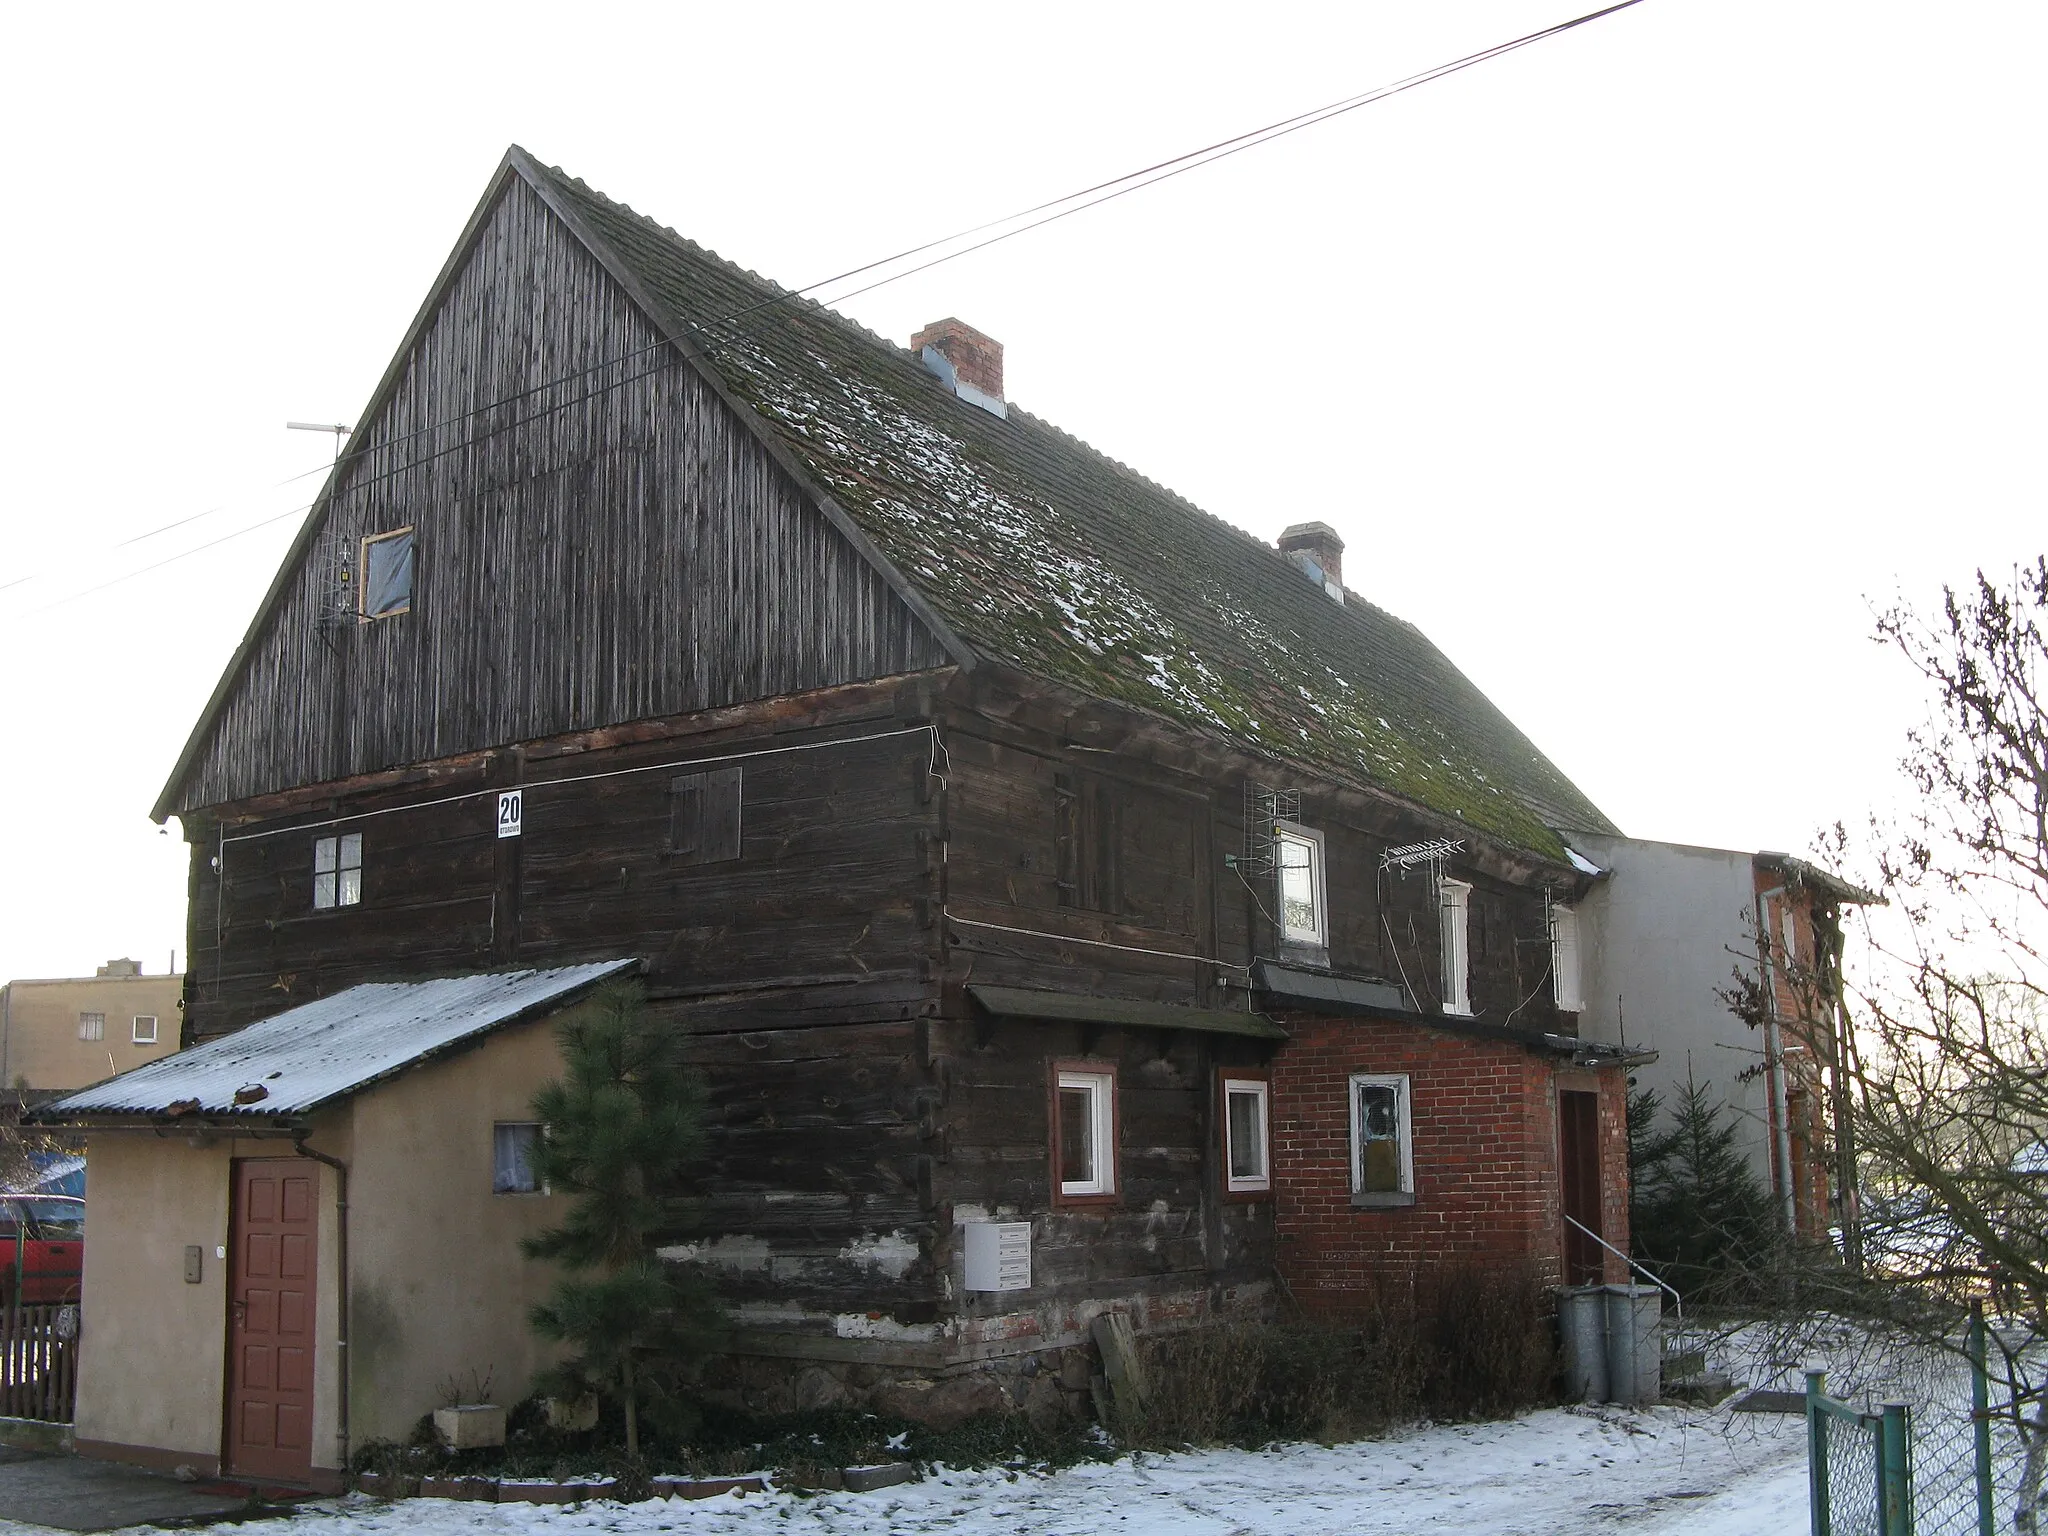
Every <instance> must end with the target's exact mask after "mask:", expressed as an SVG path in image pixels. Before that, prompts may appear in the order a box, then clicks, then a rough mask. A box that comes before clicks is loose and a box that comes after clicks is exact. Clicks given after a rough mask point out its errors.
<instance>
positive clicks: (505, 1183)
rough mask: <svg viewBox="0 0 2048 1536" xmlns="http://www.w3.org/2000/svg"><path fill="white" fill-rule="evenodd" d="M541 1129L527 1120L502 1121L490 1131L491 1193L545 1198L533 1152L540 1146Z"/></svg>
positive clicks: (545, 1189) (545, 1188)
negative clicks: (541, 1196) (542, 1196)
mask: <svg viewBox="0 0 2048 1536" xmlns="http://www.w3.org/2000/svg"><path fill="white" fill-rule="evenodd" d="M540 1138H541V1128H540V1126H539V1125H538V1124H537V1123H535V1122H533V1121H527V1120H500V1121H499V1122H497V1124H495V1125H493V1126H492V1127H491V1193H492V1194H494V1195H544V1194H546V1193H547V1187H546V1186H545V1185H544V1184H542V1183H541V1181H540V1175H539V1173H538V1172H537V1171H536V1170H535V1167H534V1161H535V1159H534V1155H533V1154H534V1151H535V1149H536V1148H537V1147H539V1145H540Z"/></svg>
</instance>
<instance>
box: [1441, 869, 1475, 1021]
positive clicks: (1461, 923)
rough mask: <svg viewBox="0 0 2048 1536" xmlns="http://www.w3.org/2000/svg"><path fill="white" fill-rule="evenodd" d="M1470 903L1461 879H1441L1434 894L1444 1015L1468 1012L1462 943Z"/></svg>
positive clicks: (1467, 968)
mask: <svg viewBox="0 0 2048 1536" xmlns="http://www.w3.org/2000/svg"><path fill="white" fill-rule="evenodd" d="M1471 900H1472V887H1471V886H1469V885H1467V884H1466V883H1465V882H1464V881H1462V880H1445V881H1443V882H1442V883H1441V885H1440V887H1439V889H1438V892H1437V917H1438V920H1439V922H1440V923H1441V925H1442V927H1443V962H1444V977H1443V982H1444V985H1443V996H1444V1012H1445V1013H1463V1014H1469V1013H1471V1011H1472V960H1471V953H1470V951H1469V950H1468V949H1467V947H1466V943H1465V921H1466V917H1467V915H1468V913H1469V911H1470V907H1471Z"/></svg>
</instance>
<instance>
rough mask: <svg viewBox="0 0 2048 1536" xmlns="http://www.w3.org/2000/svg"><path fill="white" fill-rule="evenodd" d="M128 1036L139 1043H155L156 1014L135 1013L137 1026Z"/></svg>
mask: <svg viewBox="0 0 2048 1536" xmlns="http://www.w3.org/2000/svg"><path fill="white" fill-rule="evenodd" d="M128 1038H129V1039H130V1040H132V1041H134V1042H135V1043H136V1044H137V1045H155V1044H156V1015H155V1014H153V1013H138V1014H137V1015H135V1027H134V1029H133V1030H131V1031H130V1032H129V1035H128Z"/></svg>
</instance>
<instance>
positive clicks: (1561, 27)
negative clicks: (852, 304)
mask: <svg viewBox="0 0 2048 1536" xmlns="http://www.w3.org/2000/svg"><path fill="white" fill-rule="evenodd" d="M1642 3H1643V0H1617V3H1615V4H1612V5H1607V6H1603V7H1601V8H1599V9H1598V10H1593V11H1588V12H1586V13H1584V14H1583V15H1579V16H1574V17H1572V18H1570V19H1569V20H1566V21H1561V22H1557V23H1555V24H1553V25H1551V26H1548V27H1542V28H1539V29H1538V30H1536V31H1534V32H1528V33H1524V34H1523V35H1521V36H1520V37H1515V38H1511V39H1509V40H1508V41H1506V42H1502V43H1496V44H1494V45H1493V46H1491V47H1488V48H1482V49H1480V50H1479V51H1477V52H1475V53H1468V54H1465V55H1463V56H1462V57H1459V58H1456V59H1452V60H1451V61H1449V62H1448V63H1444V64H1439V65H1436V66H1434V67H1433V68H1430V69H1426V70H1422V71H1420V72H1419V73H1416V74H1413V75H1409V76H1406V77H1404V78H1403V79H1400V80H1396V81H1394V82H1393V83H1391V84H1389V85H1383V86H1376V87H1374V88H1373V89H1371V90H1368V91H1362V92H1359V93H1357V94H1355V95H1351V96H1346V97H1342V98H1340V99H1339V100H1336V101H1333V102H1328V103H1326V104H1325V105H1323V106H1320V107H1314V108H1311V109H1309V110H1308V111H1306V112H1298V113H1295V114H1294V115H1292V116H1291V117H1284V118H1281V119H1279V120H1278V121H1276V122H1272V123H1267V124H1265V125H1264V126H1262V127H1258V128H1252V129H1247V130H1246V131H1244V132H1242V133H1238V134H1233V135H1232V136H1230V137H1229V138H1225V139H1218V140H1216V141H1215V142H1214V143H1212V144H1206V145H1203V146H1202V147H1201V148H1199V149H1191V150H1188V151H1186V152H1185V153H1183V154H1179V155H1175V156H1173V157H1171V158H1169V159H1166V160H1159V161H1155V162H1153V163H1152V164H1150V165H1147V166H1142V167H1140V168H1138V169H1137V170H1133V171H1127V172H1125V173H1124V174H1122V175H1120V176H1114V177H1111V178H1110V179H1109V180H1107V181H1099V182H1096V183H1095V184H1094V185H1092V186H1089V187H1083V188H1081V189H1080V190H1079V191H1076V192H1069V193H1066V194H1065V195H1063V196H1061V197H1056V198H1050V199H1047V200H1046V201H1044V202H1040V203H1035V204H1033V205H1032V206H1030V207H1028V208H1023V209H1020V210H1018V211H1017V212H1015V213H1010V214H1005V215H1004V216H1002V217H1001V218H996V219H990V220H987V221H985V222H983V223H980V224H975V225H971V226H969V227H967V228H965V229H960V230H955V231H954V232H953V233H951V234H948V235H942V236H940V237H938V238H937V239H933V240H927V241H924V242H922V243H921V244H918V245H913V246H909V247H907V248H905V249H904V250H901V251H897V252H895V253H893V254H892V255H888V256H882V257H878V258H876V259H875V260H872V261H867V262H863V263H861V264H860V265H858V266H854V267H849V268H847V269H845V270H844V271H842V272H836V273H834V274H833V275H831V276H830V277H823V278H819V279H817V280H816V281H815V282H811V283H807V284H805V285H804V286H803V287H801V288H789V289H784V290H782V291H781V292H779V293H776V294H773V295H771V296H769V297H768V298H765V299H763V300H761V301H759V302H758V303H754V304H749V305H746V306H743V307H742V308H740V309H737V310H733V311H731V312H729V313H727V314H725V315H721V316H717V317H714V318H711V319H708V320H702V321H693V320H689V319H688V318H687V317H684V322H685V324H687V325H689V326H690V327H691V328H692V329H694V330H696V331H697V332H698V333H699V334H700V336H702V337H703V339H704V341H705V342H706V344H707V346H708V348H709V349H711V350H716V349H717V348H718V346H719V345H720V343H719V342H718V341H717V340H715V339H714V338H712V337H711V336H709V335H708V334H707V333H708V332H709V331H710V330H712V329H713V328H716V329H719V330H724V331H727V332H729V333H730V332H732V327H733V322H735V321H738V320H742V319H745V318H746V317H748V316H749V315H753V314H758V313H760V312H761V311H763V310H767V309H772V308H774V307H776V306H777V305H780V304H785V303H788V302H789V301H790V300H792V299H798V298H802V297H804V296H805V295H807V294H811V293H815V292H817V291H818V290H819V289H822V288H829V287H831V286H832V285H834V284H835V283H841V282H844V281H846V280H847V279H849V278H854V277H861V276H864V275H866V274H867V273H870V272H876V271H880V270H882V269H883V268H886V267H889V266H892V265H894V264H896V263H898V262H902V261H908V260H910V259H912V258H914V257H917V256H921V255H924V254H926V253H927V252H931V251H941V250H943V248H944V247H946V246H950V245H955V244H957V243H958V242H960V241H963V240H972V241H973V243H971V244H968V245H964V246H961V247H960V248H959V249H957V250H951V251H945V252H944V254H942V255H938V256H934V257H932V258H931V259H930V260H928V261H923V262H919V263H918V264H917V265H915V266H911V267H906V268H905V269H904V270H902V271H900V272H894V273H890V274H889V275H888V276H886V277H881V278H878V279H876V280H875V281H873V282H871V283H866V284H863V285H862V286H860V287H858V288H853V289H850V290H848V291H846V292H844V293H839V294H836V295H834V296H833V298H832V300H831V302H832V303H835V304H843V303H845V302H846V301H847V300H848V299H853V298H858V297H860V296H861V295H863V294H867V293H872V292H874V291H875V290H876V289H877V288H882V287H886V286H887V285H889V284H891V283H896V282H901V281H902V280H903V279H904V278H907V277H914V276H916V275H917V274H918V273H920V272H927V271H930V270H931V269H932V268H933V267H937V266H942V265H944V264H945V263H946V262H949V261H956V260H958V259H959V258H960V257H962V256H970V255H972V254H974V253H975V252H976V251H982V250H986V249H988V248H989V247H990V246H992V245H999V244H1001V243H1002V242H1004V241H1006V240H1012V239H1015V238H1016V237H1017V236H1019V235H1023V234H1028V233H1030V232H1031V231H1032V230H1035V229H1042V228H1044V227H1045V226H1046V225H1048V224H1052V223H1056V222H1058V221H1059V220H1061V219H1065V218H1069V217H1071V216H1073V215H1074V214H1077V213H1083V212H1085V211H1087V210H1088V209H1090V208H1096V207H1100V206H1101V205H1102V204H1103V203H1106V202H1110V201H1113V200H1114V199H1116V198H1119V197H1124V196H1126V195H1128V194H1130V193H1132V192H1137V191H1141V190H1143V189H1144V188H1146V187H1150V186H1156V185H1157V184H1158V183H1160V182H1162V181H1167V180H1170V179H1172V178H1173V177H1176V176H1183V175H1186V174H1187V173H1188V172H1189V171H1193V170H1199V169H1201V168H1202V167H1203V166H1206V165H1213V164H1215V163H1216V162H1217V161H1219V160H1225V159H1228V158H1230V157H1231V156H1233V155H1238V154H1242V153H1244V152H1245V151H1246V150H1249V149H1256V148H1258V147H1259V146H1261V145H1263V144H1269V143H1271V142H1272V141H1273V140H1275V139H1280V138H1285V137H1287V136H1288V135H1290V134H1294V133H1299V132H1301V131H1302V130H1303V129H1305V128H1313V127H1316V126H1318V125H1320V124H1322V123H1326V122H1329V121H1330V120H1331V119H1333V118H1337V117H1342V116H1344V115H1346V114H1347V113H1351V112H1355V111H1357V110H1359V109H1360V108H1361V107H1367V106H1371V105H1372V104H1374V103H1375V102H1380V101H1385V100H1387V99H1388V98H1389V97H1392V96H1397V95H1400V94H1402V93H1403V92H1405V91H1411V90H1414V89H1416V88H1417V87H1418V86H1422V85H1427V84H1429V83H1431V82H1433V81H1436V80H1441V79H1444V78H1445V77H1446V76H1449V75H1454V74H1458V73H1460V72H1461V71H1463V70H1467V69H1470V68H1472V67H1473V66H1474V65H1478V64H1483V63H1486V62H1488V61H1489V60H1492V59H1497V58H1500V57H1502V56H1503V55H1505V54H1509V53H1513V52H1516V51H1517V50H1519V49H1523V48H1527V47H1530V46H1531V45H1533V44H1535V43H1540V42H1544V41H1547V40H1548V39H1550V38H1554V37H1557V36H1560V35H1562V34H1563V33H1566V32H1570V31H1573V30H1575V29H1577V28H1579V27H1583V26H1587V25H1589V24H1590V23H1592V22H1596V21H1600V20H1603V19H1604V18H1606V17H1609V16H1612V15H1614V14H1616V13H1617V12H1620V11H1626V10H1630V9H1632V8H1633V7H1635V6H1638V5H1641V4H1642ZM1041 215H1042V216H1041ZM1020 221H1024V222H1020ZM1005 225H1015V226H1016V227H1015V228H1011V229H1004V228H1003V226H1005ZM989 230H1001V231H1002V232H1001V233H999V234H994V235H990V236H989V237H988V238H987V239H985V240H973V237H974V236H976V235H980V234H985V233H986V232H987V231H989ZM670 344H671V339H670V338H668V337H663V338H661V339H660V340H657V341H653V342H650V343H648V344H647V345H646V346H644V347H635V348H632V349H630V350H628V351H625V352H621V353H617V354H615V355H613V356H611V357H607V358H603V359H600V360H599V361H597V362H595V363H591V364H588V365H586V366H585V367H582V368H579V369H576V370H574V371H572V372H570V373H565V374H562V375H560V376H559V377H556V378H552V379H547V380H544V381H542V382H540V383H538V384H533V385H529V386H528V387H526V388H525V389H521V390H516V391H514V392H513V393H511V394H509V395H504V396H501V397H499V398H497V399H494V400H489V401H486V402H484V403H483V404H481V405H476V406H472V407H470V408H469V409H467V410H465V411H462V412H459V413H457V414H456V415H453V416H449V417H446V418H444V419H443V420H440V421H436V422H430V423H429V424H427V425H426V426H423V427H418V428H415V429H414V430H412V431H410V432H407V433H404V434H402V435H400V436H397V437H392V438H386V439H384V440H382V441H379V442H376V443H371V444H367V445H365V446H363V447H362V448H354V447H351V448H350V449H348V450H347V452H346V453H344V454H341V455H338V456H337V457H336V459H335V461H334V462H333V463H332V464H331V465H322V466H320V467H319V468H316V469H311V470H308V471H306V472H305V473H304V474H301V475H295V476H292V477H291V479H288V480H285V481H281V482H279V483H280V484H281V485H289V484H291V483H293V482H294V481H296V480H303V479H307V478H310V477H311V476H312V475H316V474H320V473H323V472H328V473H331V474H332V475H334V476H335V477H336V478H337V479H338V477H339V475H340V471H341V469H342V467H343V466H344V465H348V464H351V463H352V462H354V461H355V460H357V459H359V458H366V457H368V456H369V455H371V454H373V453H377V452H381V451H384V450H387V449H393V448H396V447H398V446H400V445H401V444H404V443H407V442H410V441H412V440H413V439H415V438H419V437H424V436H426V435H427V434H429V433H433V432H438V431H440V430H442V429H443V428H445V427H451V426H456V425H459V424H461V423H463V422H466V421H469V420H472V419H474V418H475V417H477V416H480V415H482V414H483V413H485V412H486V411H491V410H496V409H499V408H501V407H504V406H508V405H513V404H516V403H517V402H519V401H522V400H526V399H529V398H531V397H532V396H535V395H538V394H541V393H542V392H544V391H546V390H549V389H553V388H555V387H557V386H559V385H562V384H568V383H573V382H575V381H577V380H579V379H583V378H586V377H588V376H589V375H591V374H593V373H597V372H599V371H600V370H602V369H605V368H610V367H615V366H617V365H619V364H622V363H626V362H630V361H632V360H633V359H634V358H637V357H642V356H645V355H646V354H647V353H649V352H656V351H661V350H663V349H664V348H667V347H668V346H669V345H670ZM673 365H674V359H668V360H665V361H664V362H662V363H660V364H658V365H657V366H656V367H655V368H651V369H648V370H646V371H645V372H642V373H638V374H634V375H631V376H630V377H625V378H621V379H619V380H616V381H614V382H613V383H611V384H608V385H603V386H600V387H599V388H597V389H595V390H592V391H589V392H587V393H586V394H583V395H580V396H578V397H576V398H575V399H572V400H569V401H565V402H562V403H561V404H558V405H554V406H548V407H545V408H543V409H542V410H540V411H537V412H535V413H534V414H533V415H531V416H525V417H521V418H520V419H518V420H516V421H511V422H507V423H505V424H503V425H501V426H496V427H491V428H488V429H487V430H486V431H484V432H483V433H482V434H481V435H482V436H485V437H493V436H497V435H499V434H500V433H503V432H506V431H510V430H512V429H513V428H516V427H520V426H524V425H527V424H529V423H530V422H532V421H535V420H538V419H539V418H540V417H541V416H544V415H549V414H552V413H553V412H554V411H557V410H564V409H568V408H569V407H571V406H574V405H578V404H581V403H583V402H584V401H586V400H589V399H592V398H595V397H596V396H597V395H599V394H604V393H608V392H609V391H610V390H612V389H616V388H619V387H621V385H623V384H626V383H630V382H634V381H636V380H637V379H640V378H645V377H648V376H650V375H651V374H653V373H655V372H658V371H661V370H662V369H664V368H667V367H671V366H673ZM475 441H476V435H475V434H472V435H471V436H470V437H468V438H466V439H465V440H464V442H463V443H461V444H457V445H455V446H453V447H450V448H446V449H442V450H440V451H438V452H436V453H432V454H429V455H427V456H426V457H425V458H420V459H414V460H411V461H409V462H408V463H407V464H406V465H405V466H404V467H403V468H402V469H392V470H388V471H385V472H384V473H383V474H381V475H377V476H372V477H367V478H365V477H362V476H352V477H351V479H350V489H355V488H357V487H358V486H361V485H368V484H374V483H376V482H377V481H379V480H382V479H387V478H391V477H393V476H395V475H398V474H404V473H410V472H411V471H413V470H414V469H417V468H418V467H419V466H420V465H422V464H426V463H431V462H432V461H433V460H435V459H438V458H441V457H444V456H445V455H446V454H448V453H452V452H457V451H460V449H461V448H463V447H468V446H471V445H472V444H474V442H475ZM317 504H318V503H317V501H316V502H314V503H313V504H312V505H317ZM219 510H220V509H219V508H215V509H213V510H212V511H209V512H201V513H197V514H194V515H193V516H191V517H186V518H180V519H178V520H177V521H175V522H171V523H166V524H164V525H163V526H162V527H160V528H155V529H152V530H150V531H149V532H147V533H143V534H138V535H136V536H135V537H133V538H131V539H126V540H123V541H122V543H120V544H118V545H116V546H114V547H115V548H126V547H127V546H128V545H130V544H137V543H141V542H142V541H144V540H145V539H149V538H154V537H155V536H156V535H157V534H160V533H167V532H169V531H171V530H172V529H174V528H179V527H182V526H184V525H185V524H187V523H192V522H197V521H199V520H201V519H202V518H205V517H210V516H212V515H213V513H214V512H217V511H219ZM308 510H310V507H299V508H295V509H293V511H292V512H284V513H279V514H277V515H276V516H274V517H268V518H265V519H263V520H262V521H261V522H257V523H252V524H250V525H249V526H247V527H245V528H241V529H237V530H236V531H235V532H233V533H230V534H225V535H223V536H222V537H220V538H218V539H213V540H210V541H209V542H207V543H205V544H201V545H198V546H196V547H194V548H192V549H188V550H184V551H182V552H180V553H178V554H175V555H171V556H168V557H166V558H165V559H163V560H159V561H156V562H155V563H153V564H151V565H146V566H142V567H140V568H139V569H137V570H134V571H129V572H126V573H124V574H123V575H120V576H116V577H113V578H111V579H109V580H107V581H104V582H101V583H100V584H99V585H97V586H94V587H88V588H86V589H85V590H84V591H82V592H75V593H72V594H70V595H68V596H66V597H63V598H59V599H58V600H57V601H55V602H53V603H50V604H48V605H46V606H45V607H43V608H40V609H37V610H35V612H36V613H47V612H49V611H50V609H52V608H57V607H61V606H63V605H64V604H66V603H70V602H75V601H76V600H78V599H79V598H82V597H87V596H91V595H92V594H94V593H97V592H102V591H105V590H106V589H107V588H108V587H112V586H117V585H119V584H120V583H122V582H125V581H131V580H133V579H134V578H136V577H138V576H144V575H147V574H148V573H149V572H151V571H155V570H160V569H162V568H163V567H164V566H166V565H170V564H173V563H175V562H177V561H179V560H183V559H185V558H187V557H188V556H191V555H196V554H200V553H202V552H204V551H206V550H208V549H213V548H215V547H217V546H218V545H221V544H225V543H227V542H229V541H230V540H232V539H237V538H240V537H242V536H243V535H245V534H249V533H254V532H256V531H257V530H259V529H261V528H264V527H267V526H269V525H270V524H272V523H275V522H278V521H281V520H282V519H283V518H285V517H289V516H293V515H295V513H303V512H305V511H308ZM35 574H36V573H34V572H31V573H30V574H29V575H27V576H22V577H18V578H16V579H15V580H13V581H10V582H7V583H6V584H5V585H0V591H6V590H9V589H10V588H13V587H16V586H20V585H22V584H23V583H24V582H27V581H30V580H32V579H34V576H35ZM30 616H33V615H30Z"/></svg>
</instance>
